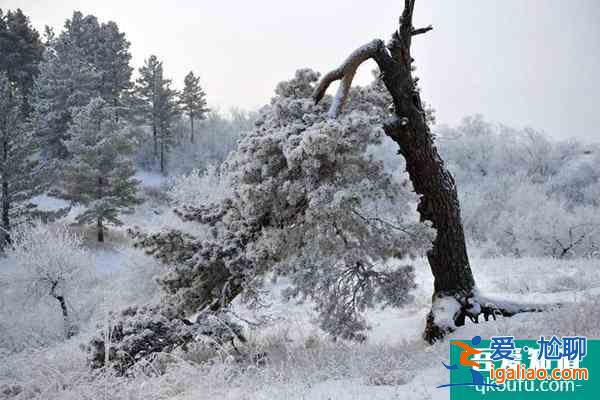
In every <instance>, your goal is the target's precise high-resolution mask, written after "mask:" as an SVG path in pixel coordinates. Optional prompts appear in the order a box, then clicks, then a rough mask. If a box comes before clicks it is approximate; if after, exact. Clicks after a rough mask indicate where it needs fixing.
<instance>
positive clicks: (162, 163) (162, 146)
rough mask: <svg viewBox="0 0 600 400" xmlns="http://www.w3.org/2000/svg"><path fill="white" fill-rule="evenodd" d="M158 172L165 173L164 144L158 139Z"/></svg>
mask: <svg viewBox="0 0 600 400" xmlns="http://www.w3.org/2000/svg"><path fill="white" fill-rule="evenodd" d="M160 172H161V174H163V175H164V174H165V145H164V142H163V140H161V141H160Z"/></svg>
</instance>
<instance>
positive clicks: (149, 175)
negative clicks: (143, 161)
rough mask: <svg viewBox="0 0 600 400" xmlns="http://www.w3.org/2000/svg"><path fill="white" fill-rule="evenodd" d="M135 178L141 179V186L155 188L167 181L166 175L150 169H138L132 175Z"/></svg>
mask: <svg viewBox="0 0 600 400" xmlns="http://www.w3.org/2000/svg"><path fill="white" fill-rule="evenodd" d="M134 178H135V179H137V180H139V181H141V186H142V187H143V188H151V189H157V188H160V187H161V186H163V185H164V184H165V183H166V182H167V181H168V177H166V176H164V175H162V174H160V173H158V172H152V171H144V170H138V171H137V172H136V174H135V176H134Z"/></svg>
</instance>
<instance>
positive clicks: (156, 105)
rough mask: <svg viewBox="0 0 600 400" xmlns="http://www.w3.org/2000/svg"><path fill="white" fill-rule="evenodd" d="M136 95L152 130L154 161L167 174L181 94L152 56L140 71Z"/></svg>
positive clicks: (141, 111)
mask: <svg viewBox="0 0 600 400" xmlns="http://www.w3.org/2000/svg"><path fill="white" fill-rule="evenodd" d="M139 73H140V77H139V78H138V79H137V81H136V94H137V98H138V104H139V111H140V114H141V117H142V119H143V122H144V123H146V124H148V125H150V126H151V128H152V140H153V148H154V157H155V159H158V160H159V165H160V171H161V172H162V173H163V174H164V173H165V172H166V157H167V154H168V152H169V150H170V148H171V146H172V145H173V122H174V120H175V118H176V117H177V116H178V115H179V106H178V101H177V97H178V95H177V92H176V91H175V90H173V89H172V88H171V80H170V79H165V78H164V75H163V65H162V62H161V61H159V60H158V58H157V57H156V56H154V55H151V56H150V57H149V58H148V59H147V60H146V61H145V62H144V65H143V66H142V67H141V68H140V69H139Z"/></svg>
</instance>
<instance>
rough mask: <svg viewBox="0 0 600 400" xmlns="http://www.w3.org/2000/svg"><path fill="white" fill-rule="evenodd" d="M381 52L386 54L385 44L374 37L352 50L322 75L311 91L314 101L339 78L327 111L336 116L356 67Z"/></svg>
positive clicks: (346, 94)
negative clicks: (335, 92) (332, 68)
mask: <svg viewBox="0 0 600 400" xmlns="http://www.w3.org/2000/svg"><path fill="white" fill-rule="evenodd" d="M382 53H383V54H386V55H387V50H386V49H385V44H384V43H383V41H382V40H380V39H375V40H373V41H371V42H369V43H367V44H365V45H364V46H361V47H359V48H358V49H356V50H354V51H353V52H352V54H350V56H348V58H346V60H345V61H344V62H343V63H342V65H340V66H339V67H338V68H336V69H334V70H333V71H330V72H329V73H327V74H325V75H324V76H323V78H322V79H321V82H319V85H318V86H317V87H316V89H315V91H314V93H313V99H314V100H315V103H318V102H319V101H321V99H322V98H323V96H325V92H326V91H327V88H329V86H330V85H331V84H332V83H333V82H335V81H338V80H341V82H340V86H339V88H338V91H337V94H336V95H335V98H334V100H333V102H332V103H331V107H330V108H329V112H328V114H329V116H330V117H331V118H336V117H337V116H338V115H339V114H340V112H341V111H342V108H343V106H344V103H345V102H346V99H347V98H348V94H349V93H350V87H351V86H352V80H353V79H354V75H355V74H356V70H357V69H358V67H359V66H360V65H361V64H362V63H363V62H365V61H367V60H368V59H370V58H372V59H376V58H377V57H378V56H381V55H382Z"/></svg>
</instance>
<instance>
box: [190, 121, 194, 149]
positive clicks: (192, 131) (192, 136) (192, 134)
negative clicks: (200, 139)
mask: <svg viewBox="0 0 600 400" xmlns="http://www.w3.org/2000/svg"><path fill="white" fill-rule="evenodd" d="M190 125H191V128H192V130H191V133H190V142H192V143H194V116H193V115H190Z"/></svg>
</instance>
